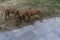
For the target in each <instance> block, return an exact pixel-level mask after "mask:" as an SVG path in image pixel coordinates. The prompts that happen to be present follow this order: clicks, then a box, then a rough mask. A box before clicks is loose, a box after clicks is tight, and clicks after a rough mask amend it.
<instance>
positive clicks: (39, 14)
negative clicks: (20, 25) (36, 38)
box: [23, 10, 43, 21]
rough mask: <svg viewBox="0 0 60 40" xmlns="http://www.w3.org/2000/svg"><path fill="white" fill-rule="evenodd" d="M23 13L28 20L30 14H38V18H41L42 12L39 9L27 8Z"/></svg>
mask: <svg viewBox="0 0 60 40" xmlns="http://www.w3.org/2000/svg"><path fill="white" fill-rule="evenodd" d="M23 15H24V16H26V17H27V18H28V19H27V20H28V21H29V20H30V18H31V16H34V15H38V16H40V20H42V19H43V14H42V11H41V10H28V11H26V12H25V13H24V14H23Z"/></svg>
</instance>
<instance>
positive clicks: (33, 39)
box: [0, 17, 60, 40]
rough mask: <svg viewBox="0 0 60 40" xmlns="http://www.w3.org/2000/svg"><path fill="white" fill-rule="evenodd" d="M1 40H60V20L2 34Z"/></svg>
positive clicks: (56, 19)
mask: <svg viewBox="0 0 60 40" xmlns="http://www.w3.org/2000/svg"><path fill="white" fill-rule="evenodd" d="M0 40H60V18H58V17H56V18H52V19H48V20H47V19H45V20H43V22H42V23H40V22H39V21H36V22H35V24H34V25H29V26H27V27H24V28H21V29H16V30H13V31H9V32H5V33H1V32H0Z"/></svg>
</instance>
